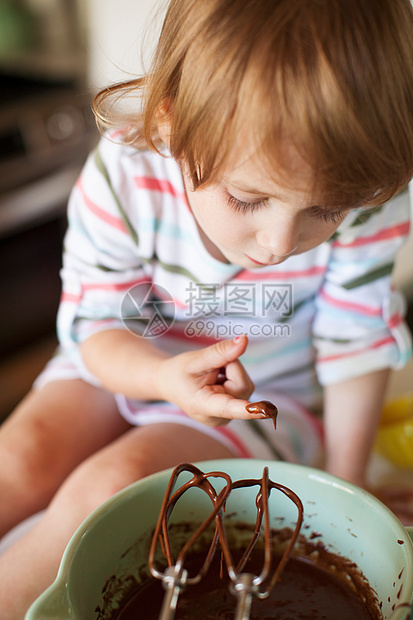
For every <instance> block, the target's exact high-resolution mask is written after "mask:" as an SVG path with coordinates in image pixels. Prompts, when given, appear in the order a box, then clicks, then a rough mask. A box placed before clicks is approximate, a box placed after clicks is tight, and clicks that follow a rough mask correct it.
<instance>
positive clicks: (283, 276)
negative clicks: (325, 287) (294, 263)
mask: <svg viewBox="0 0 413 620" xmlns="http://www.w3.org/2000/svg"><path fill="white" fill-rule="evenodd" d="M325 270H326V268H325V266H320V267H319V266H317V265H315V266H314V267H310V269H303V270H299V271H298V270H297V271H259V270H258V269H257V270H256V271H255V270H254V271H253V272H251V271H248V270H247V269H244V270H243V271H241V272H240V273H238V274H237V275H236V276H235V277H234V280H246V281H247V282H250V281H255V280H276V279H278V280H288V279H290V278H310V277H312V276H318V275H321V274H323V273H324V272H325Z"/></svg>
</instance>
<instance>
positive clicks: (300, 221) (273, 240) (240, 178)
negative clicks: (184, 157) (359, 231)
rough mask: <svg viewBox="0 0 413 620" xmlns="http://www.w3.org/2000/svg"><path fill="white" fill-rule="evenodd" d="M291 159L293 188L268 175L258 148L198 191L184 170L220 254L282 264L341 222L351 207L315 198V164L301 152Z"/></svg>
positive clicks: (201, 223) (200, 220) (204, 232)
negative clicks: (312, 189) (307, 161)
mask: <svg viewBox="0 0 413 620" xmlns="http://www.w3.org/2000/svg"><path fill="white" fill-rule="evenodd" d="M289 160H290V161H289V169H290V170H291V177H290V179H289V183H288V189H286V188H285V186H284V185H279V184H277V183H276V182H274V180H272V179H271V178H270V177H269V176H268V175H267V173H266V171H265V170H264V167H263V165H262V164H261V162H260V160H259V157H258V156H257V155H256V154H255V155H253V156H251V157H248V158H244V159H242V158H241V157H238V158H237V159H236V160H234V163H233V165H232V164H231V165H230V166H228V169H227V170H226V171H225V173H224V174H223V175H222V178H221V179H220V181H219V182H216V183H214V184H213V185H208V186H207V187H205V188H199V189H197V190H195V191H193V190H192V189H191V183H190V180H189V179H188V178H187V176H186V175H185V171H184V181H185V187H186V191H187V196H188V200H189V204H190V207H191V209H192V212H193V215H194V217H195V219H196V221H197V224H198V227H199V229H200V233H201V237H202V239H203V241H204V243H205V245H206V247H207V249H208V250H209V252H210V253H211V254H212V255H213V256H214V257H215V258H217V259H218V260H221V261H224V262H227V261H228V262H230V263H233V264H236V265H240V266H241V267H244V268H247V269H254V268H259V267H262V266H267V265H278V264H280V263H282V262H283V261H285V260H286V259H287V258H288V257H289V256H294V255H296V254H301V253H302V252H306V251H307V250H311V249H312V248H314V247H316V246H318V245H319V244H320V243H322V242H323V241H325V240H326V239H328V238H329V237H331V235H332V234H333V233H334V231H335V230H336V229H337V228H338V226H339V224H340V223H341V222H342V220H343V219H344V217H345V216H346V214H347V212H348V211H349V208H346V207H343V208H338V207H334V208H333V207H331V208H329V207H328V205H322V206H321V205H320V204H317V203H316V202H313V201H312V200H311V196H310V194H309V188H310V187H311V182H312V174H311V170H310V168H309V167H308V166H307V165H306V164H305V162H304V161H303V160H302V159H301V158H300V157H299V156H298V154H296V153H293V152H290V153H289ZM294 181H296V182H295V183H294ZM291 187H293V188H294V189H290V188H291Z"/></svg>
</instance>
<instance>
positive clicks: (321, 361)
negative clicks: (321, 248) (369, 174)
mask: <svg viewBox="0 0 413 620" xmlns="http://www.w3.org/2000/svg"><path fill="white" fill-rule="evenodd" d="M409 227H410V201H409V193H408V190H407V189H406V190H405V191H403V192H401V193H400V194H399V195H398V196H396V197H395V198H393V199H392V200H390V201H389V202H387V203H385V204H384V205H383V206H381V207H380V208H377V209H374V210H371V211H370V212H368V211H364V212H363V210H362V209H361V210H355V212H352V213H350V214H349V216H347V218H346V220H345V221H344V222H343V224H342V225H341V226H340V227H339V229H338V231H337V233H336V235H335V236H334V238H333V239H332V240H331V241H330V243H331V255H330V260H329V264H328V268H327V272H326V275H325V278H324V281H323V284H322V287H321V289H320V291H319V293H318V295H317V298H316V314H315V319H314V323H313V342H314V346H315V349H316V370H317V375H318V378H319V381H320V383H321V384H322V385H327V384H331V383H337V382H341V381H345V380H347V379H351V378H353V377H356V376H359V375H363V374H367V373H369V372H373V371H376V370H381V369H383V368H387V367H391V368H400V367H402V366H404V365H405V364H406V362H407V361H408V359H409V358H410V356H411V348H412V347H411V337H410V333H409V330H408V328H407V326H406V325H405V323H404V321H403V316H404V313H405V303H404V299H403V297H402V296H401V294H400V293H399V292H397V291H396V290H395V289H394V288H393V286H392V282H391V277H392V270H393V265H394V260H395V256H396V253H397V251H398V249H399V248H400V247H401V245H402V243H403V241H404V240H405V238H406V236H407V235H408V233H409Z"/></svg>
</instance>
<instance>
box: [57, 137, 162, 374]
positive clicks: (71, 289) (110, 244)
mask: <svg viewBox="0 0 413 620" xmlns="http://www.w3.org/2000/svg"><path fill="white" fill-rule="evenodd" d="M118 152H119V147H118V146H117V145H113V144H110V143H109V142H108V141H107V140H102V141H101V143H100V145H99V146H98V148H97V149H96V151H95V152H93V153H92V154H91V155H90V156H89V159H88V161H87V162H86V165H85V167H84V169H83V171H82V173H81V175H80V177H79V179H78V181H77V183H76V185H75V187H74V188H73V191H72V193H71V197H70V200H69V207H68V220H69V225H68V231H67V233H66V236H65V241H64V253H63V268H62V271H61V277H62V297H61V303H60V307H59V312H58V318H57V330H58V337H59V340H60V343H61V346H62V347H63V348H64V349H65V350H66V351H67V352H68V353H69V355H70V357H71V359H72V361H73V362H74V363H75V364H76V366H77V367H78V368H79V370H80V371H81V374H82V376H85V375H86V377H87V378H88V379H89V380H93V378H92V377H91V376H90V375H89V373H88V371H87V369H86V368H85V366H84V364H83V362H82V359H81V356H80V353H79V349H78V346H77V345H78V344H79V343H80V342H83V341H84V340H85V339H87V338H88V337H89V336H90V335H91V334H93V333H96V332H98V331H102V330H106V329H113V328H118V329H124V328H125V325H124V323H123V320H122V302H123V300H124V299H125V295H126V294H127V293H128V291H129V290H130V289H131V288H132V287H134V286H135V285H137V284H138V283H140V282H146V281H149V280H150V274H149V273H148V269H147V264H145V260H142V259H140V258H139V239H138V234H137V231H136V230H135V227H134V226H133V225H132V223H131V219H130V216H129V215H128V213H127V210H126V208H125V204H126V202H127V200H126V198H125V195H126V196H127V194H128V191H130V187H129V188H128V179H127V178H126V174H125V171H124V170H123V169H122V166H121V165H120V164H119V162H118V155H117V153H118ZM147 262H148V261H146V263H147Z"/></svg>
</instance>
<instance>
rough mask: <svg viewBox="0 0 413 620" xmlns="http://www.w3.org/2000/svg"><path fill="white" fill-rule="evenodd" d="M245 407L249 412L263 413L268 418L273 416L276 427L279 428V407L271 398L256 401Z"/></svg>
mask: <svg viewBox="0 0 413 620" xmlns="http://www.w3.org/2000/svg"><path fill="white" fill-rule="evenodd" d="M245 409H246V410H247V411H248V413H262V414H263V415H265V417H266V418H272V420H273V422H274V428H275V429H277V415H278V409H277V407H276V406H275V405H273V404H272V403H271V402H270V401H269V400H260V401H258V402H256V403H250V404H249V405H247V406H246V407H245Z"/></svg>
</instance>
